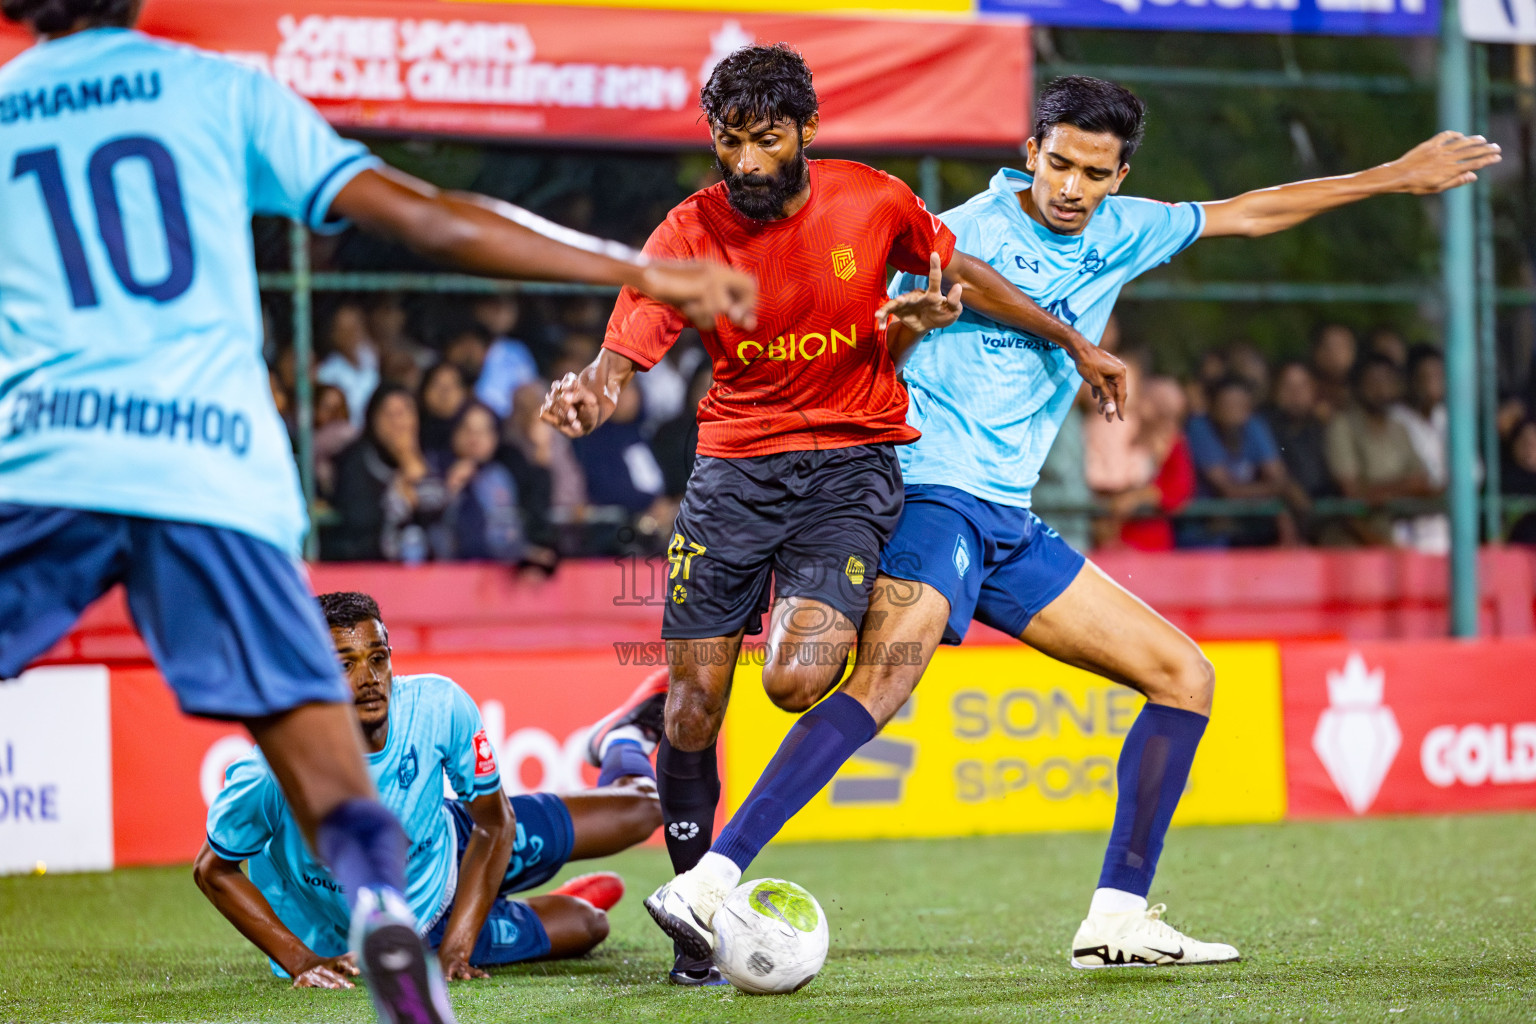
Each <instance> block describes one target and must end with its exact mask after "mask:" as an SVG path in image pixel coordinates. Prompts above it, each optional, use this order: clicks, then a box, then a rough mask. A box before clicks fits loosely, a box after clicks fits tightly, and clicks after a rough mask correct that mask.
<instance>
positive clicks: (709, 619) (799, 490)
mask: <svg viewBox="0 0 1536 1024" xmlns="http://www.w3.org/2000/svg"><path fill="white" fill-rule="evenodd" d="M901 504H902V484H901V465H900V464H899V463H898V462H897V460H896V451H895V448H894V447H893V446H891V445H888V444H876V445H855V446H853V447H849V448H833V449H830V450H822V451H801V452H779V453H778V454H775V455H758V456H753V457H750V458H740V459H717V458H711V457H708V456H703V455H701V456H699V457H698V459H697V460H696V462H695V463H694V467H693V475H692V476H690V477H689V478H688V489H687V491H686V492H685V494H684V496H683V504H682V508H681V510H679V512H678V514H677V525H676V526H675V527H674V528H673V531H672V541H671V543H670V544H669V545H668V547H667V558H668V563H669V564H668V576H667V600H666V611H665V612H664V613H663V615H662V625H661V635H662V636H663V637H664V638H666V639H669V640H670V639H683V640H697V639H702V638H704V637H714V636H730V635H731V634H733V633H735V632H736V631H737V630H738V629H745V630H746V632H748V633H761V632H762V631H763V622H762V617H763V613H764V612H766V611H767V610H768V607H769V585H770V583H771V584H772V586H773V593H774V595H775V596H777V597H780V598H786V597H801V598H811V599H814V600H817V601H821V602H823V603H824V604H827V605H830V606H831V607H832V608H835V609H836V610H838V611H840V612H842V613H843V614H844V615H846V616H847V617H848V619H849V621H851V622H852V623H853V624H854V626H855V627H859V626H862V625H863V622H864V612H865V611H866V610H867V609H868V608H869V596H870V593H871V592H872V591H873V590H874V583H875V570H876V568H877V567H878V566H879V565H880V552H881V550H882V549H883V548H884V547H885V544H886V541H888V540H890V538H891V534H892V533H893V532H894V531H895V529H896V523H897V521H898V520H899V519H900V518H901Z"/></svg>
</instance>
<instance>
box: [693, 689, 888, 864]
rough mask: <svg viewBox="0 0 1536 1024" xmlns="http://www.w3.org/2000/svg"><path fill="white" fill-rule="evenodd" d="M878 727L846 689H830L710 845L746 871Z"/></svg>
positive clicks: (792, 732) (781, 746)
mask: <svg viewBox="0 0 1536 1024" xmlns="http://www.w3.org/2000/svg"><path fill="white" fill-rule="evenodd" d="M877 731H878V729H877V727H876V725H875V720H874V719H873V718H872V717H870V714H869V712H868V711H866V710H864V705H862V704H860V703H859V702H858V701H856V700H854V699H853V698H852V697H850V696H848V695H847V694H846V693H834V694H833V695H832V696H830V697H828V698H827V699H826V700H824V701H822V702H821V703H820V704H818V705H816V706H815V707H814V708H812V709H811V710H809V711H807V712H806V713H805V714H803V715H801V716H800V721H798V722H796V723H795V725H794V728H792V729H790V730H789V735H788V736H785V737H784V742H783V743H781V744H779V750H778V753H776V754H774V755H773V760H772V761H770V762H768V767H767V768H765V769H763V774H762V776H761V777H760V778H759V779H758V780H757V785H755V786H753V787H752V793H751V795H750V796H748V797H747V802H746V803H744V804H742V805H741V808H740V809H739V810H737V812H736V813H735V815H733V816H732V818H731V820H730V823H729V824H728V825H726V826H725V828H724V829H722V830H721V832H720V839H719V841H718V842H716V843H715V845H714V847H713V850H714V851H715V852H716V853H718V854H721V855H723V856H726V857H729V858H730V859H731V860H733V861H735V862H736V866H737V867H739V868H741V869H742V870H743V871H745V870H746V868H747V865H749V864H751V863H752V859H753V858H754V857H756V856H757V854H758V851H760V850H762V848H763V847H764V846H767V845H768V841H769V840H770V839H772V838H773V837H774V836H776V835H778V834H779V830H780V829H782V828H783V827H784V823H785V822H787V821H789V819H790V818H792V817H794V816H795V814H796V812H798V811H799V810H800V808H802V807H804V806H805V805H806V804H808V803H810V802H811V798H812V797H814V796H815V795H816V794H817V793H819V792H821V787H823V786H825V785H826V784H827V783H828V782H831V781H832V776H834V775H836V774H837V770H838V769H839V768H841V767H842V766H843V763H844V762H846V761H847V760H848V759H849V758H850V757H852V756H853V755H854V753H855V752H856V751H857V750H858V749H859V748H860V747H862V746H863V745H864V744H866V743H868V742H869V741H870V740H872V739H874V737H875V733H876V732H877Z"/></svg>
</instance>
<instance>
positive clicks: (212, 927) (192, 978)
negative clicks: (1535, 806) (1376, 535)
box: [0, 814, 1536, 1024]
mask: <svg viewBox="0 0 1536 1024" xmlns="http://www.w3.org/2000/svg"><path fill="white" fill-rule="evenodd" d="M1102 843H1103V837H1102V835H1099V834H1083V833H1079V834H1064V835H1032V836H1017V837H1014V836H1008V837H992V838H985V839H963V840H944V841H923V842H881V843H845V844H815V845H810V844H807V845H787V846H778V847H772V848H770V849H769V850H768V851H767V852H766V853H765V854H764V856H763V857H762V858H761V860H760V861H759V862H758V864H757V865H756V867H755V869H754V871H753V872H752V874H753V875H754V876H757V875H777V876H780V877H786V878H790V879H794V880H796V881H798V882H800V883H802V884H804V885H805V886H806V887H807V888H809V889H810V890H811V891H812V892H813V893H815V894H816V895H817V897H818V898H819V899H820V900H821V902H822V905H823V906H824V907H825V909H826V911H827V913H828V916H829V918H830V922H831V928H832V952H831V956H830V958H829V959H828V962H827V966H826V969H825V970H824V971H823V972H822V974H821V976H820V977H819V978H818V979H817V980H816V981H815V982H814V983H813V984H812V985H810V986H809V987H808V988H806V989H804V990H803V991H801V992H799V993H797V994H795V995H792V996H745V995H740V994H736V993H735V992H734V991H733V990H731V989H711V990H682V989H676V988H671V987H669V986H667V985H666V984H664V983H663V981H662V971H663V968H664V966H665V965H666V964H667V962H668V958H667V949H668V948H669V947H668V945H667V943H666V942H665V940H664V938H663V937H662V936H661V934H660V932H658V931H657V930H656V928H655V926H654V925H652V924H651V922H650V920H649V919H648V918H647V917H646V916H645V912H644V910H643V909H642V908H641V906H640V899H641V898H642V897H643V896H644V894H645V893H646V892H648V891H650V889H651V888H652V887H653V886H655V885H657V884H659V883H660V882H661V881H662V880H663V879H664V877H665V875H666V874H667V871H666V862H665V856H664V855H663V854H662V852H661V851H659V850H650V849H647V850H640V851H631V852H630V853H627V854H625V855H623V856H620V857H616V858H614V859H612V860H611V861H608V862H588V863H586V864H580V865H573V866H572V867H571V868H568V869H567V872H566V874H572V873H576V872H578V871H583V870H591V869H592V868H593V866H594V865H598V866H602V867H605V868H611V869H614V870H617V871H620V872H621V873H623V874H624V876H625V879H626V881H627V883H628V885H629V893H628V894H627V895H626V897H625V899H624V902H622V903H621V904H619V906H618V907H617V908H615V910H614V913H613V935H612V937H611V938H610V939H609V941H608V942H607V944H606V945H604V946H603V947H601V948H600V949H599V951H598V952H597V953H596V954H595V955H593V956H592V957H590V958H588V959H585V960H580V961H574V962H564V963H548V964H534V965H527V966H521V967H514V968H505V969H500V970H497V971H495V972H494V976H493V978H492V980H490V981H482V982H460V983H456V984H455V985H454V986H453V993H454V1002H455V1006H456V1008H457V1012H458V1015H459V1019H460V1020H461V1021H463V1022H464V1024H471V1022H477V1021H521V1020H528V1021H562V1022H566V1021H622V1022H625V1024H635V1022H642V1021H664V1022H687V1021H707V1022H711V1024H714V1022H747V1021H790V1020H793V1021H854V1020H859V1021H864V1020H883V1021H952V1020H953V1021H1042V1022H1047V1021H1048V1022H1057V1021H1079V1020H1082V1021H1090V1020H1091V1021H1142V1020H1151V1021H1218V1020H1219V1021H1233V1020H1242V1021H1249V1020H1254V1021H1259V1020H1263V1021H1281V1020H1285V1021H1297V1020H1302V1021H1382V1022H1387V1024H1392V1022H1397V1021H1404V1022H1407V1021H1449V1020H1460V1021H1500V1022H1503V1021H1536V924H1533V911H1536V815H1531V814H1506V815H1487V816H1476V817H1458V818H1432V819H1387V820H1372V821H1350V822H1338V823H1326V824H1319V823H1303V824H1295V823H1292V824H1284V825H1272V826H1253V827H1228V828H1187V829H1179V830H1175V831H1174V833H1173V834H1172V835H1171V836H1170V840H1169V844H1168V849H1167V852H1166V854H1165V856H1164V858H1163V863H1162V869H1161V873H1160V876H1159V879H1158V884H1157V887H1156V889H1155V890H1154V891H1153V894H1152V896H1153V900H1154V901H1165V902H1167V903H1168V905H1169V908H1170V911H1169V919H1170V920H1171V921H1172V922H1173V923H1174V924H1175V925H1176V926H1182V927H1184V928H1187V929H1188V930H1189V931H1190V932H1191V933H1192V934H1195V935H1196V936H1199V937H1206V938H1212V939H1221V940H1225V941H1230V942H1232V943H1234V944H1236V945H1237V946H1238V947H1239V949H1241V950H1242V952H1243V954H1244V957H1245V958H1246V959H1245V961H1244V962H1243V963H1240V964H1233V965H1227V966H1221V967H1198V968H1197V967H1192V968H1161V969H1157V970H1122V971H1099V972H1089V971H1074V970H1072V969H1070V968H1069V967H1068V966H1067V946H1068V944H1069V943H1070V941H1071V938H1072V933H1073V931H1074V930H1075V929H1076V927H1077V923H1078V921H1079V919H1080V918H1081V915H1082V913H1083V910H1084V908H1085V905H1086V903H1087V899H1088V895H1089V893H1090V892H1091V890H1092V888H1093V884H1094V881H1095V879H1096V876H1097V871H1098V862H1099V857H1100V853H1101V850H1102ZM371 1019H372V1017H371V1014H370V1011H369V1007H368V1003H367V1000H366V997H365V996H364V994H363V993H362V992H361V991H360V990H359V991H354V992H315V991H303V992H300V991H294V990H291V989H289V988H288V987H287V986H286V985H285V984H284V983H283V982H280V981H278V980H276V979H274V978H272V977H271V976H270V975H269V974H268V973H267V971H266V969H265V966H264V964H263V962H262V960H261V958H260V956H259V955H258V954H257V953H256V951H255V950H254V949H253V948H251V947H250V946H248V945H246V944H245V941H244V940H243V939H241V938H240V937H239V936H238V935H237V934H236V933H235V931H234V929H233V928H231V927H230V926H229V925H227V924H226V923H225V922H224V921H223V919H222V918H220V917H219V916H218V915H217V914H216V913H215V912H214V910H213V909H212V907H210V906H209V905H208V904H207V903H206V902H205V901H204V900H203V898H202V896H201V895H200V894H199V893H198V892H197V890H196V888H195V887H194V886H193V884H192V879H191V873H190V870H189V869H187V868H174V869H137V870H124V871H118V872H115V873H112V874H104V875H73V876H46V877H13V878H5V879H0V1021H12V1020H16V1021H45V1020H46V1021H58V1020H68V1021H103V1020H111V1021H136V1020H151V1021H234V1020H265V1021H368V1020H371Z"/></svg>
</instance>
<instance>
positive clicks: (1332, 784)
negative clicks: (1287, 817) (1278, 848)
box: [1281, 640, 1536, 817]
mask: <svg viewBox="0 0 1536 1024" xmlns="http://www.w3.org/2000/svg"><path fill="white" fill-rule="evenodd" d="M1532 664H1536V640H1486V641H1481V642H1466V641H1455V640H1437V641H1417V642H1410V643H1362V644H1336V643H1328V644H1304V643H1295V644H1284V645H1282V646H1281V673H1282V678H1283V680H1284V683H1283V693H1284V701H1285V767H1286V776H1287V780H1288V788H1289V794H1290V813H1291V815H1292V816H1294V817H1316V816H1335V815H1349V814H1366V813H1371V814H1424V813H1446V812H1456V811H1488V810H1505V809H1512V808H1532V807H1536V686H1532V684H1531V666H1532Z"/></svg>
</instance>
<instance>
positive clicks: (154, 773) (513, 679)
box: [111, 648, 654, 866]
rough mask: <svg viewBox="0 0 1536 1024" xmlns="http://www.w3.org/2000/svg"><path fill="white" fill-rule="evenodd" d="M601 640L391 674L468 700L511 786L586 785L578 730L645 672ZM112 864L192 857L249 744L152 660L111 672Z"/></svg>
mask: <svg viewBox="0 0 1536 1024" xmlns="http://www.w3.org/2000/svg"><path fill="white" fill-rule="evenodd" d="M651 671H654V669H651V668H644V667H635V666H631V667H623V666H621V665H620V664H619V662H618V660H617V658H616V657H615V655H614V652H613V650H612V649H611V648H608V649H603V648H598V649H594V650H586V651H577V652H568V653H519V654H515V655H508V654H437V655H419V654H418V655H402V656H397V657H396V658H395V672H396V674H398V675H406V674H409V673H412V672H436V673H440V674H442V675H445V676H448V677H449V678H451V679H453V680H454V681H455V682H457V683H458V684H459V685H460V686H463V687H464V689H465V690H467V691H469V694H470V695H471V696H472V697H474V698H475V703H476V704H477V705H479V707H480V714H481V717H482V718H483V719H484V721H485V730H486V735H487V737H488V738H489V739H490V741H491V744H492V745H493V746H494V747H495V749H496V756H497V760H498V761H499V762H500V765H501V774H502V780H503V784H504V787H505V788H506V789H507V791H508V792H511V793H529V792H536V791H551V792H557V793H564V792H571V791H573V790H579V789H584V788H586V787H589V786H591V785H593V784H594V783H596V781H597V771H596V770H595V769H593V768H591V767H589V766H588V765H587V764H586V762H585V761H584V759H583V758H584V754H585V748H586V736H587V726H590V725H591V724H592V723H593V722H595V721H597V720H598V719H599V718H601V717H602V716H603V715H605V714H607V713H608V712H609V711H611V710H613V708H614V707H615V706H617V705H618V703H619V701H621V700H623V699H624V697H626V696H627V695H628V694H629V692H630V691H631V690H632V689H634V687H635V685H636V684H637V683H639V682H640V680H642V679H644V678H645V676H646V674H647V673H649V672H651ZM111 734H112V790H113V792H112V810H113V842H114V847H115V851H116V856H115V860H116V863H117V864H118V865H119V866H122V865H126V864H178V863H185V862H187V861H190V860H191V859H192V858H193V856H194V855H196V853H197V850H198V847H199V846H200V845H201V844H202V841H203V834H204V828H205V823H206V821H207V816H208V805H209V803H210V802H211V801H212V800H213V798H214V796H216V795H217V794H218V792H219V789H220V788H221V787H222V786H223V782H224V769H225V768H227V767H228V766H229V764H230V763H231V762H233V761H234V760H235V759H237V758H239V757H242V756H244V755H245V753H246V752H247V751H248V750H250V748H251V741H250V737H249V736H248V735H247V734H246V732H245V731H244V730H243V729H242V728H240V726H238V725H234V724H230V723H222V722H208V721H203V720H200V719H195V718H190V717H188V716H186V715H183V714H182V713H181V712H180V711H179V710H178V709H177V707H176V698H175V697H174V696H173V695H172V693H171V691H170V688H169V687H167V686H166V685H165V683H164V682H163V681H162V680H161V678H160V674H159V673H158V672H157V671H155V670H154V669H152V668H147V667H146V668H126V669H123V668H114V669H113V670H112V682H111Z"/></svg>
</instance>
